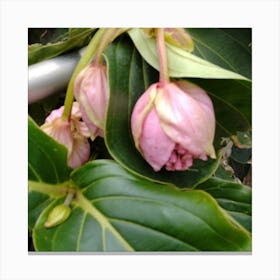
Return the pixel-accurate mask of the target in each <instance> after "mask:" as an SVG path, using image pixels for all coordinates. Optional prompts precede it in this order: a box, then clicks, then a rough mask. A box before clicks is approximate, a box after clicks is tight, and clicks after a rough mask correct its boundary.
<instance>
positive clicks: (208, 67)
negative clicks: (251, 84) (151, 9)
mask: <svg viewBox="0 0 280 280" xmlns="http://www.w3.org/2000/svg"><path fill="white" fill-rule="evenodd" d="M128 34H129V35H130V37H131V39H132V40H133V43H134V44H135V46H136V48H137V49H138V51H139V52H140V53H141V55H142V56H143V57H144V59H145V60H146V61H147V62H148V63H149V64H150V65H151V66H153V67H154V68H155V69H157V70H159V60H158V55H157V48H156V41H155V39H154V38H148V37H147V36H145V33H144V31H143V30H142V29H140V28H133V29H131V30H130V31H129V32H128ZM166 46H167V60H168V71H169V75H170V76H171V77H176V78H179V77H188V78H191V77H192V78H211V79H239V80H248V79H247V78H246V77H244V76H242V75H240V74H238V73H235V72H233V71H229V70H227V69H223V68H222V67H220V66H217V65H215V64H213V63H210V62H209V61H207V60H204V59H202V58H200V57H198V56H196V55H193V54H191V53H189V52H187V51H184V50H182V49H180V48H178V47H175V46H172V45H170V44H168V43H166Z"/></svg>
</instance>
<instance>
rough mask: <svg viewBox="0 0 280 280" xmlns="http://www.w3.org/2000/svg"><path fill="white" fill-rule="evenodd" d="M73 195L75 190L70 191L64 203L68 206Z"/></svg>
mask: <svg viewBox="0 0 280 280" xmlns="http://www.w3.org/2000/svg"><path fill="white" fill-rule="evenodd" d="M73 197H74V192H73V191H70V192H68V194H67V196H66V198H65V200H64V202H63V204H65V205H66V206H69V205H70V203H71V201H72V199H73Z"/></svg>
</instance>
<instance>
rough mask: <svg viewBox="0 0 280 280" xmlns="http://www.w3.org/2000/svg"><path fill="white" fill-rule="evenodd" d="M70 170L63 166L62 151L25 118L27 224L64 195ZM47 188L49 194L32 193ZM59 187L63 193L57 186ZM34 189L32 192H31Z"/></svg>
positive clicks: (65, 164)
mask: <svg viewBox="0 0 280 280" xmlns="http://www.w3.org/2000/svg"><path fill="white" fill-rule="evenodd" d="M71 170H72V169H71V168H70V167H69V166H68V165H67V151H66V148H65V147H64V146H62V145H60V144H59V143H57V142H56V141H55V140H53V139H52V138H50V137H49V136H48V135H46V134H45V133H44V132H43V131H42V130H41V129H40V128H39V127H38V126H37V124H36V123H35V122H34V121H33V120H32V119H31V118H30V117H29V118H28V186H29V193H28V225H29V228H32V227H33V226H34V224H35V222H36V219H37V218H38V216H39V215H40V213H41V212H42V211H43V210H44V209H45V207H46V206H47V205H48V204H49V203H50V202H51V201H52V199H53V197H61V196H64V195H65V190H66V185H67V184H68V180H69V176H70V172H71ZM47 185H51V186H52V189H49V192H48V193H47V194H46V193H42V192H41V191H36V190H38V189H44V188H45V187H46V186H47ZM58 186H62V187H63V191H62V192H61V190H59V189H58V188H57V187H58ZM34 188H35V189H36V190H34Z"/></svg>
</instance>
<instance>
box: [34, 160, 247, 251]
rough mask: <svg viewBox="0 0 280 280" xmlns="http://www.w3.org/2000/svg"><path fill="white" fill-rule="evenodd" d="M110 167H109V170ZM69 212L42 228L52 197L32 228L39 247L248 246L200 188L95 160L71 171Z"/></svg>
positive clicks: (218, 248) (177, 248)
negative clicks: (143, 175)
mask: <svg viewBox="0 0 280 280" xmlns="http://www.w3.org/2000/svg"><path fill="white" fill-rule="evenodd" d="M112 170H113V172H112ZM71 179H72V182H73V183H74V184H75V187H77V191H76V196H75V199H74V200H73V202H72V204H71V205H72V211H71V215H70V217H69V218H68V219H67V220H66V221H65V222H64V223H63V224H61V225H59V226H56V227H53V228H45V227H44V223H45V221H46V219H47V216H48V214H49V212H50V211H51V209H53V207H54V206H55V205H57V204H59V203H61V199H59V198H58V199H56V200H53V202H52V204H50V205H49V207H47V208H46V209H45V210H44V211H43V212H42V214H41V215H40V217H39V219H38V221H37V223H36V226H35V229H34V235H33V236H34V245H35V248H36V250H39V251H89V252H94V251H98V252H113V251H115V252H121V251H129V252H132V251H249V250H251V237H250V234H249V233H248V232H247V231H246V230H245V229H244V228H242V227H241V226H239V225H238V224H237V223H236V222H234V220H232V219H231V218H230V217H229V216H228V215H227V214H226V212H225V211H223V210H222V209H221V208H220V207H219V206H218V204H217V203H216V202H215V200H214V199H213V198H212V197H211V196H210V195H209V194H207V193H206V192H204V191H200V190H188V191H180V190H178V189H176V188H173V187H170V186H167V185H161V184H157V183H153V182H151V181H147V180H145V179H142V178H140V177H136V176H133V175H132V174H130V173H128V172H127V171H126V170H125V169H123V168H122V167H121V166H120V165H118V164H117V163H115V162H113V161H109V160H98V161H95V162H91V163H88V164H86V165H85V166H83V167H81V168H79V169H78V170H75V171H74V172H73V173H72V175H71Z"/></svg>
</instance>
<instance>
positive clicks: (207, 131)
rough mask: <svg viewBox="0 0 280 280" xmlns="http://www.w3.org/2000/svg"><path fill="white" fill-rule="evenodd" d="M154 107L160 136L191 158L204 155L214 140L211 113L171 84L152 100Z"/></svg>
mask: <svg viewBox="0 0 280 280" xmlns="http://www.w3.org/2000/svg"><path fill="white" fill-rule="evenodd" d="M155 106H156V111H157V114H158V116H159V118H160V123H161V125H162V128H163V130H164V132H165V133H166V134H167V135H168V136H169V138H170V139H172V140H173V141H174V142H176V143H178V144H180V145H182V147H184V148H185V149H187V150H188V151H189V152H190V153H191V154H193V155H194V156H199V155H201V154H205V152H206V150H208V149H209V147H208V146H209V145H212V142H213V138H214V129H213V126H214V124H215V122H214V124H213V116H212V112H210V111H209V110H208V109H207V110H205V106H204V105H203V106H201V102H198V100H197V99H195V98H193V97H192V96H191V95H189V94H188V93H186V92H184V91H183V90H181V89H180V88H179V87H177V86H176V85H175V84H174V83H169V84H167V85H166V86H165V87H164V88H162V89H161V90H160V91H159V92H158V95H157V97H156V100H155Z"/></svg>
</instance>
